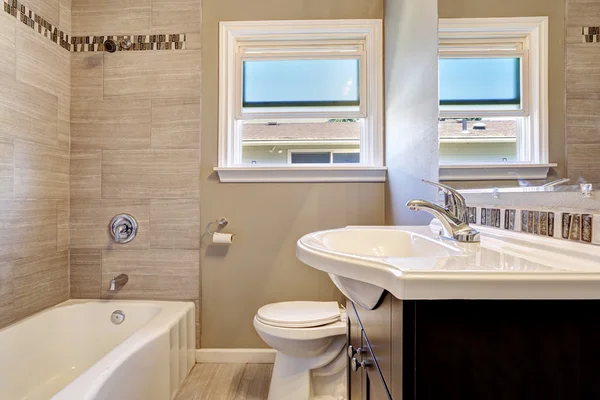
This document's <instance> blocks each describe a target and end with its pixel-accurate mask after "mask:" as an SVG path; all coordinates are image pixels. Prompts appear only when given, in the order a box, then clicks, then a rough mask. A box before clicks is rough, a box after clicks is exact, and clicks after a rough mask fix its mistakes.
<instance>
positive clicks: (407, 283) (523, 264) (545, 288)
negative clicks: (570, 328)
mask: <svg viewBox="0 0 600 400" xmlns="http://www.w3.org/2000/svg"><path fill="white" fill-rule="evenodd" d="M434 231H435V229H432V228H430V227H428V226H405V227H347V228H343V229H334V230H329V231H321V232H314V233H310V234H308V235H305V236H304V237H302V238H301V239H300V240H298V245H297V250H296V254H297V256H298V258H299V259H300V260H301V261H303V262H304V263H306V264H308V265H310V266H311V267H313V268H316V269H319V270H321V271H324V272H327V273H328V274H329V276H330V277H331V279H332V280H333V282H334V283H335V285H336V286H337V287H338V288H339V289H340V290H341V291H342V292H343V293H344V295H346V296H347V297H348V298H349V299H351V300H352V301H354V302H355V303H358V304H360V305H361V306H363V307H365V308H368V309H373V308H374V307H376V306H377V303H378V301H379V299H380V298H381V295H382V294H383V293H384V291H385V290H387V291H389V292H390V293H392V294H393V295H394V296H395V297H397V298H399V299H412V300H419V299H595V298H599V297H600V294H599V293H600V246H590V245H584V244H580V243H574V242H569V241H561V240H556V239H551V238H542V237H539V236H534V235H527V234H523V233H516V232H510V231H502V230H497V229H496V230H491V228H490V229H486V228H485V227H482V228H481V233H482V235H481V243H478V244H462V243H457V242H454V241H452V240H448V239H443V238H440V237H439V236H438V235H437V234H435V233H433V232H434Z"/></svg>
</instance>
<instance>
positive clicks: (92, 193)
mask: <svg viewBox="0 0 600 400" xmlns="http://www.w3.org/2000/svg"><path fill="white" fill-rule="evenodd" d="M62 1H64V2H68V4H66V3H65V4H64V5H63V4H59V2H62ZM154 1H156V2H160V0H154ZM54 2H56V3H57V6H56V7H55V6H54V4H53V3H54ZM73 3H74V4H73V5H71V1H70V0H48V1H47V2H46V3H43V4H38V1H37V0H32V2H31V7H29V4H28V5H25V4H22V3H21V2H17V1H15V0H4V5H3V9H4V13H1V14H2V15H0V39H2V41H1V42H0V68H2V72H3V73H2V74H0V84H1V85H2V88H3V91H2V92H0V105H1V106H2V108H3V109H5V110H7V111H8V113H7V114H6V117H5V116H4V114H2V113H0V188H1V189H2V191H1V192H0V210H2V215H1V216H0V222H2V224H3V226H5V227H7V228H8V229H6V230H5V231H6V232H7V233H6V234H5V235H4V238H3V239H0V278H1V279H0V327H2V326H5V325H7V324H10V323H12V322H14V321H16V320H18V319H21V318H23V317H26V316H28V315H30V314H32V313H35V312H37V311H40V310H42V309H44V308H46V307H49V306H52V305H54V304H57V303H59V302H61V301H64V300H66V299H68V298H69V297H71V298H104V299H111V298H116V299H153V300H154V299H155V300H188V301H193V302H194V303H195V305H196V324H197V330H196V331H197V335H198V337H197V343H198V344H199V337H200V329H199V328H200V327H199V321H200V319H199V310H200V266H199V259H200V239H201V237H200V233H201V228H200V216H199V215H200V211H199V201H200V200H199V175H200V162H199V161H200V152H199V148H200V112H201V102H200V97H201V85H200V62H201V58H200V55H201V54H200V50H199V47H200V43H199V38H200V32H201V24H200V23H199V22H198V21H200V19H201V18H200V17H201V16H200V13H199V12H200V5H201V2H200V0H198V1H195V0H192V1H189V2H187V3H186V4H187V6H190V4H192V3H193V8H194V10H197V11H198V15H195V13H194V10H191V12H189V13H188V14H187V16H186V17H184V18H182V19H179V20H177V19H172V18H171V17H172V15H171V13H169V12H163V13H161V14H160V15H157V16H156V17H155V18H153V19H152V20H153V21H156V29H157V30H155V29H154V27H153V26H152V25H150V26H148V29H146V28H144V29H142V28H140V29H137V28H138V27H136V26H129V25H130V24H128V17H127V12H125V11H123V12H122V13H120V14H119V16H117V17H116V18H111V21H113V22H114V21H119V18H121V20H120V22H119V25H120V26H122V27H123V28H124V29H127V27H128V26H129V27H130V28H131V31H132V32H140V33H141V34H136V35H123V34H120V33H121V32H118V31H117V32H116V33H117V34H115V35H110V36H102V35H98V34H94V35H81V34H80V35H79V36H72V35H71V33H70V32H69V31H68V30H66V29H61V28H68V29H69V30H70V28H71V8H72V7H73V11H74V12H73V18H74V21H75V18H78V15H77V12H76V8H77V7H76V5H77V4H79V5H81V4H82V3H84V1H83V2H82V1H75V2H73ZM101 6H102V5H101ZM102 7H103V6H102ZM161 7H163V8H164V5H161V4H158V8H159V9H160V8H161ZM55 9H57V10H60V11H57V15H56V16H54V15H53V12H52V11H53V10H55ZM63 14H64V16H65V18H64V19H62V20H60V19H59V18H58V16H59V15H61V16H63ZM84 14H85V13H84ZM82 15H83V14H82ZM191 16H193V17H194V21H195V24H194V25H193V26H192V25H191V24H189V23H185V24H184V25H180V24H181V23H184V22H186V18H187V17H191ZM82 19H85V18H83V17H82ZM188 19H189V18H188ZM180 21H181V22H180ZM188 22H189V21H188ZM96 27H98V25H96ZM159 29H160V30H159ZM162 29H164V30H165V31H166V32H181V31H183V30H184V29H185V30H189V32H190V34H191V37H192V38H193V40H195V42H193V43H192V46H190V48H189V49H188V48H186V41H187V40H186V39H188V34H187V33H175V34H173V33H169V34H163V33H160V32H161V31H162ZM104 32H108V33H110V32H111V29H109V28H107V29H105V30H104ZM155 32H157V33H155ZM78 33H79V32H78ZM91 33H96V32H95V31H94V32H91ZM21 37H23V38H21ZM108 38H111V39H113V40H115V41H117V42H118V41H119V40H121V39H123V38H129V39H130V40H131V41H132V46H131V48H130V49H128V50H130V51H122V50H123V49H121V48H119V52H117V53H114V54H108V53H105V52H103V50H104V48H103V42H104V40H106V39H108ZM139 50H142V53H144V54H139V53H140V51H139ZM143 50H185V51H178V52H175V53H174V52H164V51H143ZM133 53H136V54H133ZM105 55H106V58H105ZM105 71H106V72H107V73H106V74H105ZM139 71H147V72H148V74H147V75H148V79H146V78H145V77H142V78H140V76H139ZM11 75H12V76H11ZM174 77H175V78H176V79H175V81H173V78H174ZM71 96H72V99H71ZM152 116H155V118H153V117H152ZM5 119H7V120H6V121H5ZM166 127H168V130H167V129H166ZM111 160H113V161H111ZM122 171H130V172H131V171H133V172H134V173H137V175H136V174H134V175H132V176H127V175H126V174H123V173H121V172H122ZM69 181H70V182H71V185H70V187H69ZM127 182H129V184H128V183H127ZM121 212H128V213H131V214H132V215H133V216H134V217H135V218H136V219H137V221H138V223H139V229H140V231H139V235H138V237H137V238H136V239H135V240H134V241H133V242H131V243H130V244H127V245H117V244H115V243H113V242H111V241H110V239H109V237H108V234H107V229H106V225H107V223H108V221H109V220H110V218H112V217H113V216H114V215H116V214H118V213H121ZM8 232H10V235H8ZM69 236H71V237H72V238H73V239H74V240H72V241H70V240H69ZM11 238H12V239H11ZM15 238H18V239H17V240H14V239H15ZM123 272H124V273H127V274H128V275H129V276H130V279H129V283H128V285H127V286H126V287H125V288H123V289H122V290H120V291H119V292H116V293H110V292H108V291H107V288H108V281H109V280H110V278H111V277H112V276H113V275H118V274H119V273H123Z"/></svg>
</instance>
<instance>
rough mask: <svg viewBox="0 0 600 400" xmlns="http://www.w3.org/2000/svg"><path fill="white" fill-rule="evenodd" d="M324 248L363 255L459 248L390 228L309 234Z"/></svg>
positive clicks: (448, 252) (447, 252) (432, 253)
mask: <svg viewBox="0 0 600 400" xmlns="http://www.w3.org/2000/svg"><path fill="white" fill-rule="evenodd" d="M312 238H313V239H314V242H313V243H315V244H316V243H318V242H320V245H321V246H322V248H323V249H324V250H329V251H333V252H339V253H344V254H348V255H355V256H362V257H403V258H414V257H450V256H453V255H458V254H460V253H461V251H460V250H459V249H456V248H453V247H452V246H449V245H445V244H444V243H442V242H440V241H434V240H431V239H429V238H426V237H424V236H421V235H419V234H416V233H414V232H408V231H401V230H389V229H360V228H356V229H352V228H346V229H336V230H332V231H323V232H316V233H314V234H312Z"/></svg>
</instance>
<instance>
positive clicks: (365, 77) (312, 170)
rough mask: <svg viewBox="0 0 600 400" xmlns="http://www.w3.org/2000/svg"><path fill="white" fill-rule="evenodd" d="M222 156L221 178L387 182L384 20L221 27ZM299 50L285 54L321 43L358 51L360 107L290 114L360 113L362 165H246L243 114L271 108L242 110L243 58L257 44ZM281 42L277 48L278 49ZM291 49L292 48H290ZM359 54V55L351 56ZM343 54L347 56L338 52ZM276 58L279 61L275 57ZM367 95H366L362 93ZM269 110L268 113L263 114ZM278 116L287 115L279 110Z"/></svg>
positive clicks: (246, 23) (226, 24)
mask: <svg viewBox="0 0 600 400" xmlns="http://www.w3.org/2000/svg"><path fill="white" fill-rule="evenodd" d="M219 29H220V32H219V157H218V166H217V167H216V168H215V171H217V172H218V174H219V178H220V180H221V182H383V181H385V176H386V168H385V167H384V162H383V31H382V21H381V20H314V21H243V22H221V23H220V25H219ZM284 44H285V46H289V47H290V48H291V47H292V46H291V45H292V44H293V48H296V47H298V48H301V49H302V50H301V51H297V52H295V53H294V51H290V52H285V54H286V56H285V57H286V58H294V57H295V58H302V57H305V58H306V57H307V55H310V51H312V49H316V48H317V47H318V46H320V45H322V46H329V47H333V45H332V44H334V45H335V46H340V45H348V46H354V47H356V46H357V44H360V46H358V47H357V48H358V51H359V52H360V60H361V61H360V62H361V64H360V66H361V68H360V74H361V76H360V79H361V87H360V88H361V94H360V95H361V107H360V108H359V110H358V113H357V111H356V110H348V112H345V110H341V111H339V112H337V113H332V112H331V111H330V110H326V109H322V110H307V111H304V110H294V111H296V112H294V113H293V114H288V115H287V117H290V116H291V117H294V118H315V117H328V118H344V117H347V116H349V115H354V116H360V117H361V118H362V119H361V121H362V124H361V137H360V154H361V163H360V164H356V165H348V164H346V165H344V164H340V165H336V166H333V165H331V166H328V165H326V164H318V165H315V166H309V165H306V164H304V165H302V164H281V165H273V166H270V165H260V164H259V165H243V164H242V138H241V124H240V117H242V116H243V117H244V118H245V119H252V118H258V119H264V118H265V117H266V116H267V115H266V114H268V115H269V116H271V117H272V113H271V112H270V110H244V109H243V108H242V105H241V94H242V72H241V62H242V60H244V59H250V58H253V57H255V56H254V55H253V54H252V51H247V49H249V48H250V49H251V48H252V47H253V46H254V47H255V48H261V47H263V46H272V47H275V48H280V47H283V45H284ZM278 46H279V47H278ZM292 50H293V49H292ZM353 57H354V58H356V55H354V56H353ZM340 58H343V55H342V56H340ZM277 59H281V57H280V56H277ZM363 96H364V97H363ZM265 112H266V114H265ZM279 117H280V118H285V117H286V115H285V114H282V113H280V115H279Z"/></svg>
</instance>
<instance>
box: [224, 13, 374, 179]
mask: <svg viewBox="0 0 600 400" xmlns="http://www.w3.org/2000/svg"><path fill="white" fill-rule="evenodd" d="M220 29H221V32H220V66H219V69H220V82H219V85H220V86H219V96H220V101H219V165H218V167H217V168H215V169H216V171H217V172H218V173H219V177H220V179H221V181H222V182H234V181H235V182H263V181H271V180H272V181H277V182H282V181H313V180H317V181H383V180H385V168H384V167H383V134H382V130H383V122H382V112H383V111H382V110H383V107H382V86H383V83H382V80H383V77H382V74H383V71H382V64H383V59H382V43H381V38H382V30H381V21H379V20H350V21H346V20H336V21H268V22H224V23H221V26H220Z"/></svg>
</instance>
